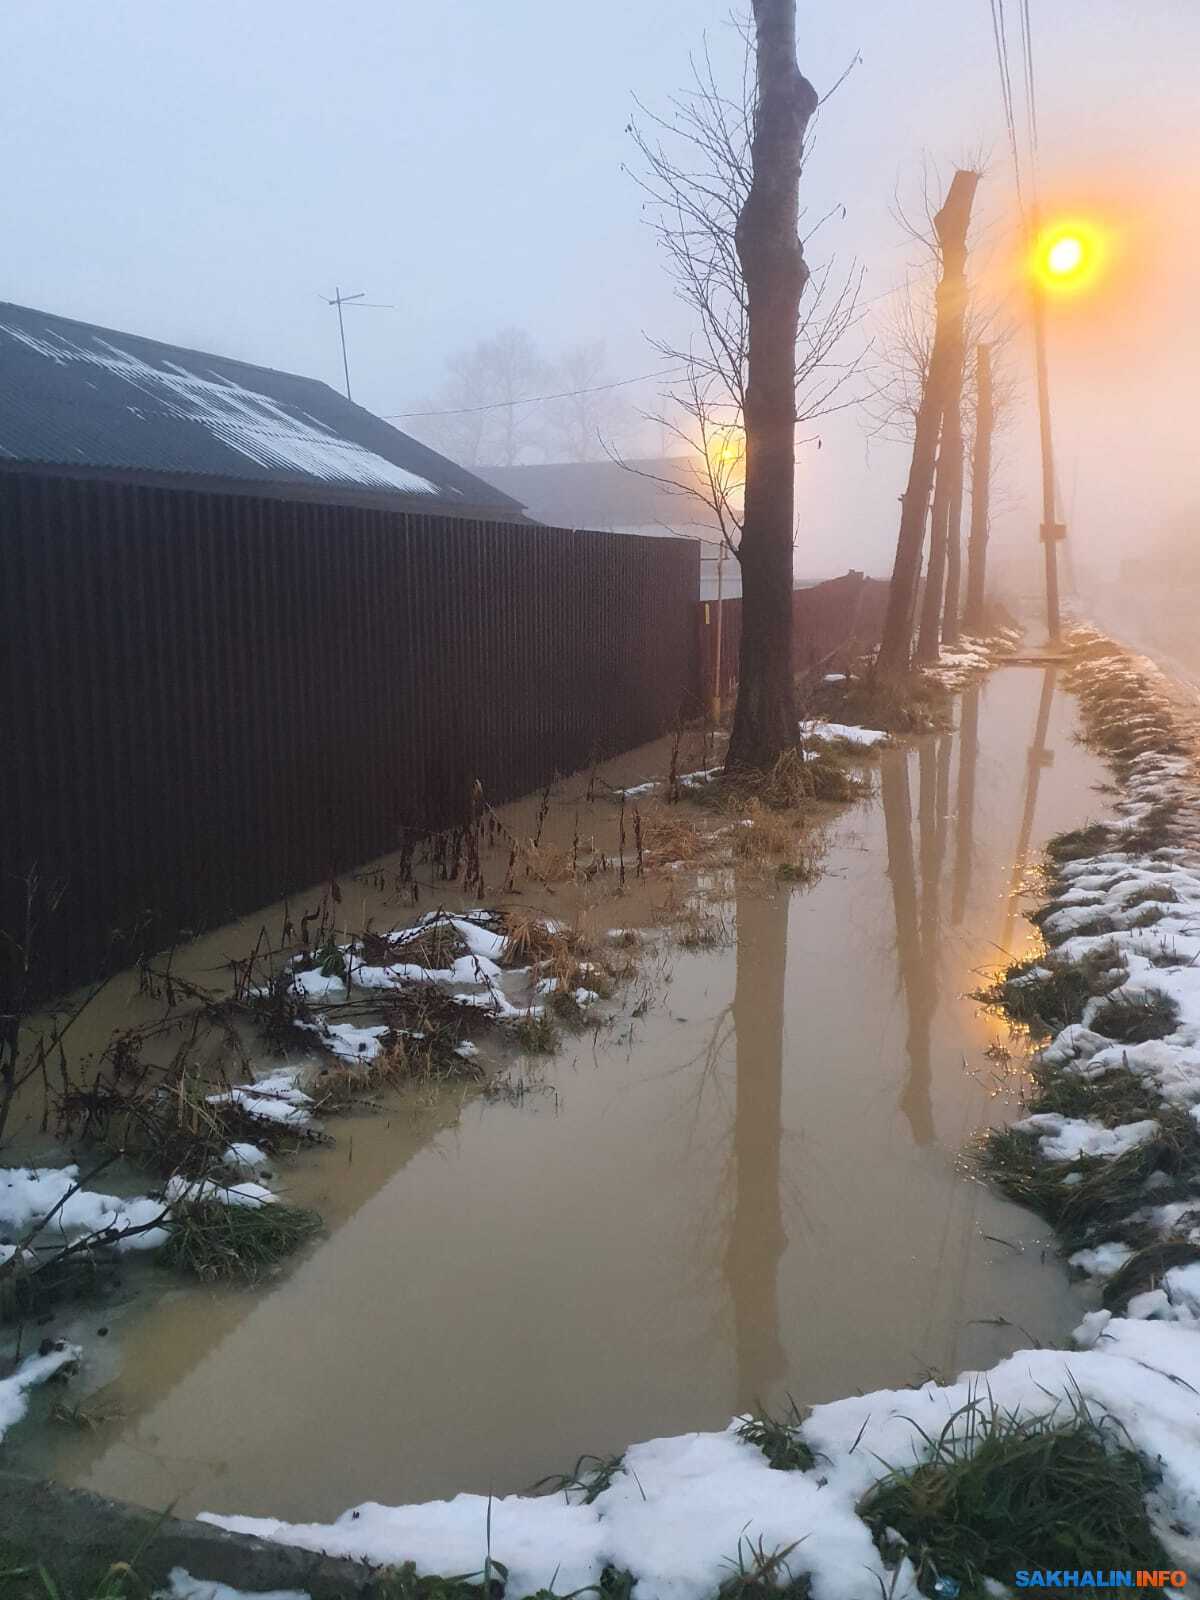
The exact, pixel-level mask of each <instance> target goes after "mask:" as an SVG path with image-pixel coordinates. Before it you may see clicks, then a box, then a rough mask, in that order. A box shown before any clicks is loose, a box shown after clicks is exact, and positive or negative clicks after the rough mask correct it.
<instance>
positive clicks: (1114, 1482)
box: [859, 1394, 1171, 1600]
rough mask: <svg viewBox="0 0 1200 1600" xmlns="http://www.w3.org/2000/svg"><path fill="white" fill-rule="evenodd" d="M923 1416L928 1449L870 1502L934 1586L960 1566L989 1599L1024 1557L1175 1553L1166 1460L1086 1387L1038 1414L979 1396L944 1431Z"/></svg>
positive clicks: (887, 1542)
mask: <svg viewBox="0 0 1200 1600" xmlns="http://www.w3.org/2000/svg"><path fill="white" fill-rule="evenodd" d="M913 1427H914V1428H915V1429H916V1431H917V1433H918V1434H920V1435H921V1437H922V1438H923V1439H924V1440H925V1442H926V1444H927V1446H928V1453H927V1456H926V1459H925V1460H923V1461H922V1462H920V1463H919V1464H918V1465H916V1466H913V1467H904V1468H897V1469H895V1470H893V1471H892V1472H890V1473H889V1475H888V1476H887V1477H886V1478H884V1479H883V1480H882V1481H881V1482H880V1483H878V1484H877V1485H876V1486H875V1487H874V1488H873V1489H872V1490H871V1491H870V1492H869V1493H868V1494H867V1496H866V1497H865V1499H864V1500H863V1501H862V1503H861V1505H860V1507H859V1512H860V1515H861V1516H862V1517H863V1518H864V1519H865V1520H866V1522H867V1523H868V1524H869V1526H870V1527H871V1529H872V1531H873V1532H874V1534H875V1538H876V1542H877V1543H878V1544H879V1546H880V1549H881V1551H883V1553H884V1554H885V1555H886V1556H889V1557H891V1556H893V1555H894V1553H895V1541H894V1539H893V1538H891V1535H892V1533H893V1532H894V1533H895V1534H898V1535H899V1536H900V1539H901V1540H902V1541H903V1544H904V1545H905V1546H906V1547H907V1554H908V1555H909V1557H910V1559H911V1560H912V1562H913V1564H914V1566H915V1567H916V1569H917V1580H918V1583H919V1585H920V1587H921V1590H922V1592H923V1593H925V1594H927V1595H933V1594H935V1593H936V1592H937V1591H936V1590H935V1588H934V1585H935V1584H936V1583H937V1581H938V1579H939V1578H943V1577H948V1578H952V1579H954V1580H956V1581H957V1582H958V1583H959V1584H960V1585H961V1589H960V1590H959V1593H960V1594H961V1595H962V1596H963V1597H964V1600H967V1597H971V1600H982V1597H983V1596H984V1595H986V1593H987V1589H986V1587H985V1580H987V1579H989V1578H991V1579H994V1580H998V1581H999V1582H1001V1583H1006V1584H1011V1583H1013V1581H1014V1579H1015V1575H1016V1572H1017V1570H1018V1569H1019V1568H1022V1567H1025V1568H1028V1567H1031V1566H1035V1565H1036V1566H1038V1567H1046V1568H1050V1567H1057V1568H1066V1569H1068V1570H1070V1569H1085V1570H1091V1571H1102V1572H1107V1571H1109V1570H1111V1569H1114V1568H1123V1567H1126V1566H1128V1565H1129V1564H1130V1560H1131V1554H1132V1553H1134V1552H1136V1559H1137V1563H1138V1565H1139V1566H1140V1565H1143V1564H1144V1565H1146V1566H1152V1567H1169V1566H1170V1565H1171V1563H1170V1562H1169V1561H1168V1559H1167V1556H1166V1553H1165V1551H1164V1550H1163V1549H1162V1546H1161V1544H1160V1543H1159V1540H1158V1538H1157V1536H1156V1534H1155V1532H1154V1529H1153V1526H1152V1525H1151V1522H1150V1519H1149V1516H1148V1514H1147V1511H1146V1494H1147V1492H1148V1491H1149V1490H1150V1489H1152V1488H1153V1486H1154V1484H1155V1482H1156V1476H1155V1474H1154V1472H1153V1471H1152V1469H1151V1468H1150V1467H1149V1466H1148V1465H1147V1464H1146V1463H1145V1462H1144V1461H1143V1460H1142V1458H1141V1457H1140V1456H1138V1455H1137V1454H1136V1453H1135V1452H1134V1451H1133V1450H1132V1449H1131V1448H1130V1447H1129V1443H1128V1440H1127V1439H1126V1438H1125V1437H1124V1435H1123V1434H1122V1433H1121V1431H1120V1430H1119V1428H1118V1425H1117V1424H1116V1423H1115V1422H1113V1421H1112V1419H1111V1418H1107V1417H1099V1418H1098V1417H1096V1416H1095V1415H1094V1414H1093V1413H1092V1412H1091V1411H1090V1410H1089V1408H1088V1406H1087V1404H1086V1403H1085V1401H1084V1400H1083V1398H1082V1396H1080V1395H1078V1394H1076V1395H1075V1397H1074V1398H1073V1400H1072V1401H1071V1403H1070V1405H1069V1406H1068V1407H1067V1408H1066V1409H1065V1410H1064V1407H1063V1406H1062V1405H1061V1404H1060V1405H1059V1406H1057V1407H1056V1408H1055V1409H1053V1410H1052V1411H1048V1412H1046V1413H1045V1414H1043V1415H1041V1416H1034V1417H1023V1416H1019V1415H1017V1414H1016V1413H1013V1412H1007V1411H1003V1410H1001V1409H1000V1408H999V1407H998V1406H996V1405H995V1404H994V1403H993V1402H991V1400H990V1399H989V1400H988V1401H987V1402H985V1401H984V1400H983V1399H981V1398H980V1397H979V1396H974V1397H972V1398H971V1399H970V1400H969V1401H968V1402H967V1404H966V1405H964V1406H963V1407H961V1408H960V1409H959V1410H958V1411H956V1412H955V1413H954V1415H953V1416H952V1417H951V1418H950V1419H949V1420H948V1421H947V1423H946V1425H945V1427H944V1428H943V1429H942V1431H941V1433H940V1434H938V1436H937V1437H936V1438H933V1437H930V1435H928V1434H926V1433H925V1431H924V1429H922V1428H921V1427H920V1425H919V1424H918V1423H916V1422H914V1423H913Z"/></svg>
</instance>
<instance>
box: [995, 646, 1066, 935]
mask: <svg viewBox="0 0 1200 1600" xmlns="http://www.w3.org/2000/svg"><path fill="white" fill-rule="evenodd" d="M1057 682H1058V668H1057V667H1056V666H1048V667H1046V668H1045V669H1044V675H1043V677H1042V696H1041V699H1040V700H1039V702H1038V713H1037V722H1036V724H1035V726H1034V730H1033V743H1032V745H1030V747H1029V755H1028V758H1027V761H1026V767H1025V806H1024V810H1023V811H1022V813H1021V826H1020V828H1019V829H1018V831H1017V847H1016V850H1015V852H1014V855H1013V869H1012V880H1011V882H1010V883H1009V886H1008V899H1007V901H1006V902H1005V910H1004V928H1003V930H1002V932H1001V934H1000V941H999V943H1000V951H1001V953H1002V954H1003V956H1004V957H1005V959H1006V960H1012V959H1013V953H1012V952H1011V951H1010V950H1009V941H1010V940H1011V939H1012V932H1013V924H1014V922H1015V921H1016V918H1017V903H1018V902H1019V900H1020V898H1021V890H1022V887H1023V884H1024V880H1025V858H1026V856H1027V855H1028V854H1029V842H1030V840H1031V839H1032V838H1033V819H1034V816H1035V814H1036V812H1037V802H1038V786H1039V784H1040V783H1041V778H1042V768H1043V767H1049V766H1053V764H1054V751H1053V750H1051V749H1049V747H1048V746H1047V743H1046V740H1047V737H1048V735H1049V732H1050V708H1051V706H1052V705H1053V703H1054V690H1055V686H1056V684H1057Z"/></svg>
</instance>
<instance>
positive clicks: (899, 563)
mask: <svg viewBox="0 0 1200 1600" xmlns="http://www.w3.org/2000/svg"><path fill="white" fill-rule="evenodd" d="M978 185H979V174H978V173H977V172H966V171H958V172H956V173H955V174H954V177H953V179H952V180H951V183H950V188H949V191H948V192H947V194H946V200H945V203H944V205H943V206H942V209H941V210H940V211H939V212H938V214H937V216H936V217H935V218H934V219H933V225H934V230H935V232H936V233H937V239H938V247H939V249H940V252H941V258H942V276H941V281H940V282H939V284H938V288H937V320H936V323H935V326H934V335H933V349H932V351H931V353H930V357H929V371H928V373H927V374H926V376H925V387H924V389H923V391H922V394H921V404H920V406H919V407H918V408H917V425H916V433H915V436H914V439H913V453H912V461H911V463H910V465H909V470H908V486H907V488H906V489H905V491H904V495H903V497H902V500H901V509H900V533H899V536H898V538H897V540H896V560H895V563H894V564H893V567H892V583H891V588H890V590H889V592H888V606H887V613H886V615H885V617H884V623H883V641H882V643H881V644H880V647H879V666H880V670H881V671H883V672H889V673H899V672H904V671H906V670H907V668H908V665H909V654H910V651H911V649H912V624H911V618H912V616H913V612H914V609H915V604H916V590H917V583H918V581H919V579H920V575H921V546H922V544H923V542H924V538H925V516H926V512H927V510H928V507H929V491H930V489H931V488H932V486H933V472H934V461H935V458H936V455H937V446H938V435H939V433H940V432H941V426H942V413H943V411H944V409H945V407H946V403H947V398H948V396H952V395H953V394H954V393H955V392H956V389H961V386H962V361H963V355H962V345H963V318H964V314H965V310H966V262H967V229H968V227H969V225H970V221H971V206H972V203H973V202H974V199H975V190H976V188H977V187H978ZM956 369H957V372H958V383H957V385H956V384H955V381H954V374H955V371H956ZM929 576H930V577H931V578H932V577H934V576H935V573H934V572H933V570H932V564H931V570H930V575H929ZM941 581H942V580H941V577H940V575H938V576H937V589H938V604H939V609H940V604H941ZM927 586H928V580H927Z"/></svg>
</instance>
